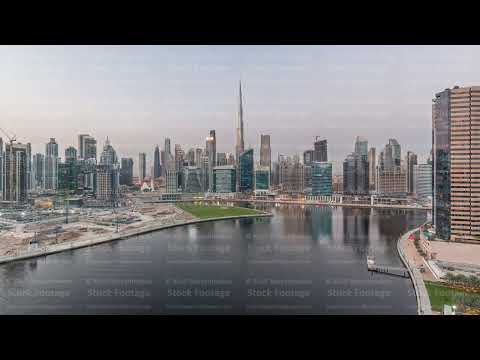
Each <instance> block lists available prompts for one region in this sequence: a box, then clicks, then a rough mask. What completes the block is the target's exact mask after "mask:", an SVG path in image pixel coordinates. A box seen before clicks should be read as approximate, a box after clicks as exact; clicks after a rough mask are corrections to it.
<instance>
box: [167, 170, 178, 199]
mask: <svg viewBox="0 0 480 360" xmlns="http://www.w3.org/2000/svg"><path fill="white" fill-rule="evenodd" d="M165 187H166V191H167V193H176V192H178V171H177V170H175V168H167V170H166V173H165Z"/></svg>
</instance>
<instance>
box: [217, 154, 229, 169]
mask: <svg viewBox="0 0 480 360" xmlns="http://www.w3.org/2000/svg"><path fill="white" fill-rule="evenodd" d="M225 165H228V163H227V154H226V153H217V166H225Z"/></svg>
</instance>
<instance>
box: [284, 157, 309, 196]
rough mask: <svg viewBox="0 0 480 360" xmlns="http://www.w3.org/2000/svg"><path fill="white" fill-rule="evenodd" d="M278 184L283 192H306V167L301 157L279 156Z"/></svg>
mask: <svg viewBox="0 0 480 360" xmlns="http://www.w3.org/2000/svg"><path fill="white" fill-rule="evenodd" d="M278 182H279V185H280V187H281V190H282V191H283V192H287V193H300V192H303V190H304V183H305V179H304V165H303V164H302V163H301V162H300V157H299V156H298V155H295V156H293V157H290V156H284V155H279V156H278Z"/></svg>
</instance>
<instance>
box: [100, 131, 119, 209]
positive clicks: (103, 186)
mask: <svg viewBox="0 0 480 360" xmlns="http://www.w3.org/2000/svg"><path fill="white" fill-rule="evenodd" d="M119 185H120V167H119V165H118V157H117V153H116V151H115V149H114V148H113V147H112V145H111V144H110V140H108V138H107V140H106V141H105V145H104V146H103V151H102V154H101V155H100V163H99V165H98V166H97V190H96V197H97V200H100V201H103V202H105V203H106V204H107V205H110V206H117V203H118V198H119Z"/></svg>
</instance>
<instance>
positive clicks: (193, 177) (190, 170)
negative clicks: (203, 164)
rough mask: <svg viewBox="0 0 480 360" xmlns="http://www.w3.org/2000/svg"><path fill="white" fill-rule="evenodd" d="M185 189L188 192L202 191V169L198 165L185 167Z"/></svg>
mask: <svg viewBox="0 0 480 360" xmlns="http://www.w3.org/2000/svg"><path fill="white" fill-rule="evenodd" d="M183 173H184V175H183V178H184V184H183V191H184V192H186V193H199V192H201V191H202V174H201V169H200V168H199V167H196V166H185V167H184V168H183Z"/></svg>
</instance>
